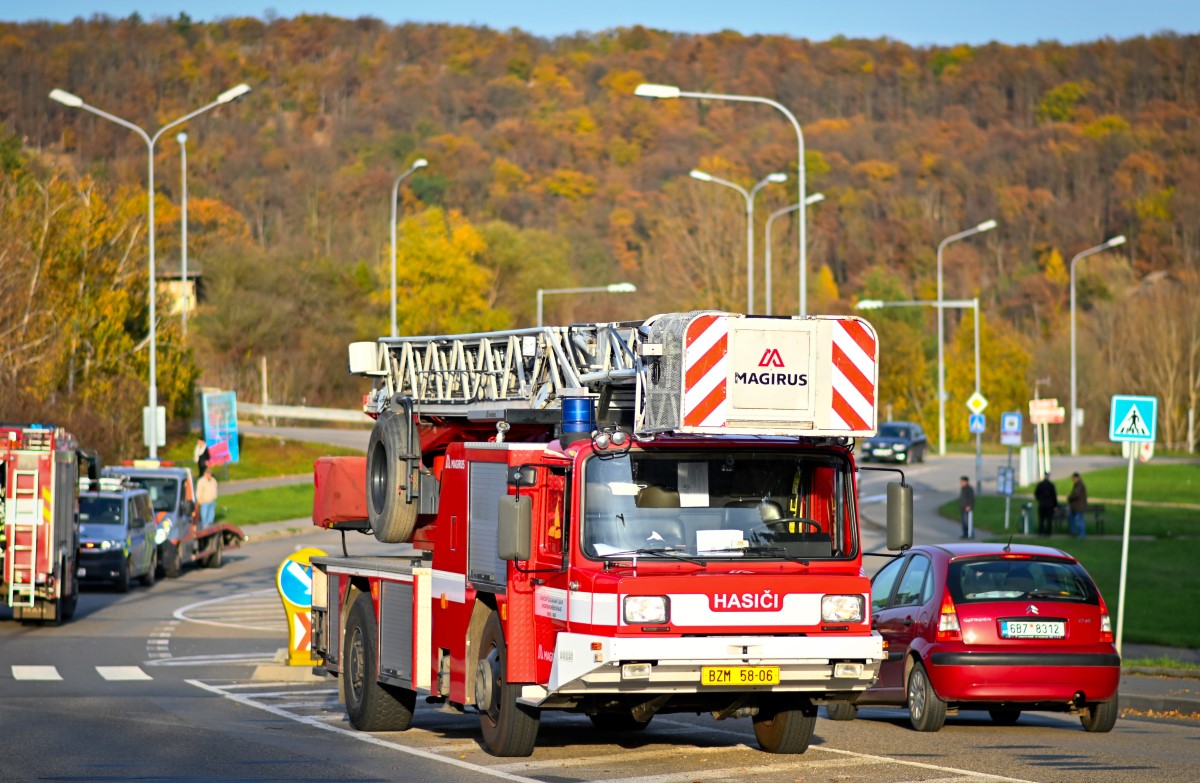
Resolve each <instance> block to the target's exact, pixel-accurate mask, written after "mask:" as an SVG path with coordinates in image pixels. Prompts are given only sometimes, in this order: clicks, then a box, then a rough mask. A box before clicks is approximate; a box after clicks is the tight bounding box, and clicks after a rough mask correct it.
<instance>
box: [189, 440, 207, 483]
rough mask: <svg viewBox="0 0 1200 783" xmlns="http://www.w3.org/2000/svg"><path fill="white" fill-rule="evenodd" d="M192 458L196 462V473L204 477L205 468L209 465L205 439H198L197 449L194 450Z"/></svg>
mask: <svg viewBox="0 0 1200 783" xmlns="http://www.w3.org/2000/svg"><path fill="white" fill-rule="evenodd" d="M192 456H193V457H194V458H195V460H196V472H197V473H199V474H200V475H201V476H203V475H204V468H205V467H206V466H207V465H208V444H207V443H205V442H204V438H197V439H196V447H195V448H193V449H192Z"/></svg>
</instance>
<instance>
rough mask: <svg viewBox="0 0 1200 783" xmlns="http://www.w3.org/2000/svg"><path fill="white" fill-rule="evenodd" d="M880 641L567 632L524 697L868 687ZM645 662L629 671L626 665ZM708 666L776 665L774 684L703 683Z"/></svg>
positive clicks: (868, 638) (817, 693) (537, 699)
mask: <svg viewBox="0 0 1200 783" xmlns="http://www.w3.org/2000/svg"><path fill="white" fill-rule="evenodd" d="M883 655H884V653H883V639H882V637H880V636H879V634H878V633H872V634H871V635H870V636H850V637H845V636H843V637H809V636H706V637H701V636H688V637H679V638H669V639H664V638H661V637H659V638H647V637H604V636H592V635H587V634H573V633H562V634H559V635H558V639H557V644H556V647H555V650H554V663H553V665H552V669H551V673H550V681H549V683H548V684H547V686H546V688H541V687H539V686H526V688H525V692H524V693H523V697H524V698H523V699H522V700H523V701H526V702H528V703H531V704H537V703H540V702H541V701H544V700H545V699H546V698H547V697H549V696H551V695H556V696H557V695H562V696H590V695H599V694H635V693H643V694H647V695H659V694H691V693H708V692H714V693H715V692H721V691H724V692H744V691H760V692H775V693H806V694H811V695H815V696H820V695H822V694H825V693H847V692H858V691H863V690H865V689H866V688H867V686H869V685H870V684H871V683H872V682H874V680H875V678H876V676H877V675H878V673H879V665H880V662H881V661H882V660H883ZM634 663H648V664H650V667H649V673H648V675H646V672H645V667H641V670H640V672H639V676H637V677H628V676H626V671H625V669H624V668H623V667H624V666H625V664H634ZM706 666H728V667H746V666H777V667H779V683H778V684H776V685H738V686H706V685H703V684H702V682H701V669H702V668H703V667H706Z"/></svg>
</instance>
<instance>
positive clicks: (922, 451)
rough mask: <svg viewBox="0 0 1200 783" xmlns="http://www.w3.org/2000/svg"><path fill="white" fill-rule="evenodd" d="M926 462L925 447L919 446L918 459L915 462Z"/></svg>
mask: <svg viewBox="0 0 1200 783" xmlns="http://www.w3.org/2000/svg"><path fill="white" fill-rule="evenodd" d="M924 461H925V447H924V446H917V458H916V459H915V460H914V462H924Z"/></svg>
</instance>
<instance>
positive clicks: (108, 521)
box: [79, 495, 121, 525]
mask: <svg viewBox="0 0 1200 783" xmlns="http://www.w3.org/2000/svg"><path fill="white" fill-rule="evenodd" d="M79 522H80V523H81V524H84V525H119V524H121V500H120V498H101V497H96V496H94V495H91V496H89V495H80V496H79Z"/></svg>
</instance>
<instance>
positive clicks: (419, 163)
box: [391, 158, 429, 337]
mask: <svg viewBox="0 0 1200 783" xmlns="http://www.w3.org/2000/svg"><path fill="white" fill-rule="evenodd" d="M428 165H429V161H427V160H425V159H424V158H417V159H416V160H414V161H413V162H412V165H411V166H409V167H408V171H406V172H404V173H403V174H401V175H400V176H398V177H396V180H395V181H394V182H393V183H392V298H391V301H392V318H391V323H392V337H398V336H399V332H398V331H397V330H396V198H397V196H398V195H399V193H400V183H401V182H403V181H404V180H405V179H406V178H407V177H408V175H410V174H412V173H413V172H414V171H416V170H417V169H423V168H425V167H426V166H428Z"/></svg>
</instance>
